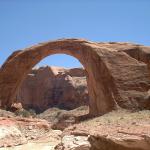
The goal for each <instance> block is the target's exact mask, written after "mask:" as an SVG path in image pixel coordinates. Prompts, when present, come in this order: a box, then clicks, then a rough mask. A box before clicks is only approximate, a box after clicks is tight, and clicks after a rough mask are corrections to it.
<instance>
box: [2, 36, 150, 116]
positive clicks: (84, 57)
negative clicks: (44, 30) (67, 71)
mask: <svg viewBox="0 0 150 150" xmlns="http://www.w3.org/2000/svg"><path fill="white" fill-rule="evenodd" d="M133 52H135V53H136V52H137V53H138V55H134V53H133ZM62 53H63V54H68V55H71V56H73V57H75V58H77V59H78V60H79V61H80V62H81V64H82V65H83V66H84V68H85V70H86V74H87V85H88V93H89V114H90V115H92V116H95V115H102V114H105V113H107V112H110V111H112V110H114V109H116V108H118V106H119V107H122V108H126V109H131V110H133V109H134V110H139V109H150V96H149V95H150V94H149V93H150V91H149V89H150V74H149V61H148V60H149V59H148V58H149V56H150V55H149V54H150V47H145V46H142V45H137V44H130V43H117V42H113V43H112V42H111V43H109V42H108V43H98V42H91V41H87V40H84V39H60V40H56V41H49V42H45V43H40V44H37V45H35V46H32V47H29V48H26V49H24V50H19V51H16V52H14V53H13V54H12V55H11V56H9V57H8V59H7V60H6V62H5V63H4V64H3V65H2V67H1V68H0V105H1V107H3V108H8V109H9V108H10V106H11V105H12V103H14V102H15V101H16V94H17V92H18V89H19V87H20V85H21V83H22V82H23V80H24V79H25V78H26V76H27V74H28V73H29V72H30V70H31V69H32V68H33V67H34V66H35V65H36V64H38V63H39V62H40V61H41V60H42V59H44V58H45V57H47V56H50V55H53V54H62ZM137 56H138V57H137ZM69 78H70V77H69Z"/></svg>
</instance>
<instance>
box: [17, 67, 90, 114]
mask: <svg viewBox="0 0 150 150" xmlns="http://www.w3.org/2000/svg"><path fill="white" fill-rule="evenodd" d="M88 99H89V97H88V90H87V82H86V76H85V72H84V69H82V68H74V69H65V68H61V67H49V66H46V67H40V68H34V69H32V70H31V72H30V73H29V74H28V75H27V77H26V79H25V80H24V81H23V83H22V85H21V87H20V88H19V91H18V93H17V100H18V102H21V103H22V105H23V107H24V108H27V109H28V108H33V109H35V110H36V111H38V112H41V111H44V110H45V109H47V108H49V107H53V106H57V107H59V108H65V109H74V108H76V107H79V106H82V105H87V104H88Z"/></svg>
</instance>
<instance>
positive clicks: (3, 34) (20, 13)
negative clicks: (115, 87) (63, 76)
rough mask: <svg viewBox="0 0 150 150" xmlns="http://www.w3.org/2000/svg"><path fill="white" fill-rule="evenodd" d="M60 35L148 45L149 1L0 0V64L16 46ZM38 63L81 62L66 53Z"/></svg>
mask: <svg viewBox="0 0 150 150" xmlns="http://www.w3.org/2000/svg"><path fill="white" fill-rule="evenodd" d="M60 38H85V39H88V40H92V41H125V42H136V43H140V44H144V45H150V0H0V64H2V63H3V62H4V61H5V60H6V58H7V57H8V56H9V55H10V54H11V53H12V52H13V51H15V50H17V49H23V48H26V47H29V46H31V45H34V44H36V43H39V42H43V41H48V40H55V39H60ZM41 64H42V65H43V64H47V65H57V66H65V67H76V66H79V65H80V64H79V62H78V61H77V60H76V59H73V58H72V57H70V56H69V57H68V56H66V55H63V56H62V55H53V56H50V57H47V59H44V60H43V61H42V62H41Z"/></svg>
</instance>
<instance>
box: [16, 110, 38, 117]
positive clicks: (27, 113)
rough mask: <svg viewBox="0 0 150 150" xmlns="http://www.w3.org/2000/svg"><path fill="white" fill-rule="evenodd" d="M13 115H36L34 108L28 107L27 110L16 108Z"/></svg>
mask: <svg viewBox="0 0 150 150" xmlns="http://www.w3.org/2000/svg"><path fill="white" fill-rule="evenodd" d="M15 115H16V116H22V117H27V118H28V117H33V118H35V117H36V112H35V110H33V109H29V110H25V109H23V110H17V111H16V112H15Z"/></svg>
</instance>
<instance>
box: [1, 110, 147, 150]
mask: <svg viewBox="0 0 150 150" xmlns="http://www.w3.org/2000/svg"><path fill="white" fill-rule="evenodd" d="M82 109H83V108H82ZM52 111H53V113H52ZM52 111H51V113H50V114H51V117H52V116H53V117H55V118H57V116H55V113H57V112H58V110H54V109H53V110H52ZM54 111H56V112H55V113H54ZM59 111H61V110H59ZM79 111H80V112H83V111H85V112H86V108H84V110H82V111H81V109H80V110H79V109H75V110H73V111H68V112H67V114H68V115H69V114H70V116H71V115H73V116H78V115H79ZM49 112H50V111H49ZM49 112H47V115H48V114H49ZM1 113H4V114H5V116H4V117H0V150H6V149H8V150H26V149H37V150H40V149H42V150H149V148H150V111H139V112H131V111H127V110H123V109H120V110H117V111H113V112H110V113H108V114H105V115H103V116H100V117H96V118H91V119H90V118H89V119H88V120H84V121H81V120H80V122H78V123H75V124H74V125H70V126H69V127H66V128H65V129H64V130H63V131H61V130H56V129H55V130H53V129H52V123H54V120H51V121H49V122H48V121H46V120H41V119H37V118H23V117H16V116H14V115H13V114H11V113H8V112H6V111H4V112H3V111H1V110H0V115H1ZM7 113H8V115H9V118H8V117H6V114H7ZM61 113H62V114H65V113H66V112H62V111H61ZM50 114H49V115H50ZM40 115H41V116H42V114H40ZM43 115H44V116H45V115H46V114H43ZM80 115H81V116H82V115H83V114H80ZM57 119H58V118H57ZM66 121H68V120H66ZM6 147H7V148H6Z"/></svg>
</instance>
